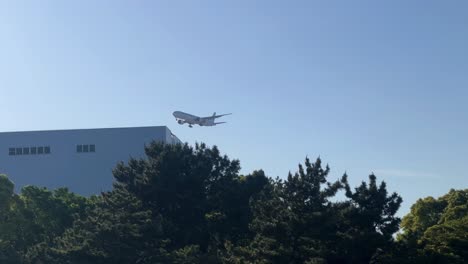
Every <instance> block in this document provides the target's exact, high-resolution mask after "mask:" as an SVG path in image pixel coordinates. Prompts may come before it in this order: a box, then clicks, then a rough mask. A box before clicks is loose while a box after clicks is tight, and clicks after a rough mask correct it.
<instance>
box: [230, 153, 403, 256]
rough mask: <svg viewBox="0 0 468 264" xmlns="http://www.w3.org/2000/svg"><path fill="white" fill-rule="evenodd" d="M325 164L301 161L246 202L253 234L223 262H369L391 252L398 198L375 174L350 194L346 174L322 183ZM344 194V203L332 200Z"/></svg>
mask: <svg viewBox="0 0 468 264" xmlns="http://www.w3.org/2000/svg"><path fill="white" fill-rule="evenodd" d="M329 172H330V169H329V167H328V166H326V167H325V168H323V167H322V162H321V160H320V159H317V160H316V161H315V162H314V163H311V162H310V160H309V159H306V160H305V163H304V165H301V164H300V165H299V169H298V171H297V172H296V173H295V174H291V173H290V174H289V176H288V178H287V180H286V181H282V180H279V179H276V180H271V181H270V184H269V185H267V188H265V189H264V190H263V191H262V192H261V193H260V194H259V195H257V196H256V199H254V200H253V201H252V202H251V207H252V210H253V212H254V219H253V221H252V223H251V225H250V226H251V229H252V231H253V232H254V233H255V234H256V236H255V237H254V239H253V240H251V241H250V242H249V243H247V244H244V245H238V246H235V245H230V247H229V248H228V249H229V252H230V256H229V257H228V258H226V262H228V263H245V262H250V263H368V262H369V261H370V260H371V258H372V256H373V255H375V254H377V253H378V252H380V251H383V250H386V251H389V250H390V249H391V246H392V243H393V234H394V233H395V232H396V231H397V230H398V224H399V222H400V219H399V218H398V217H396V216H395V213H396V212H397V210H398V208H399V206H400V204H401V202H402V199H401V197H400V196H398V195H397V194H396V193H393V194H391V195H388V192H387V189H386V184H385V183H384V182H382V183H381V184H380V185H377V180H376V177H375V176H374V175H371V176H370V177H369V183H365V182H363V183H362V184H361V186H359V187H358V188H356V189H355V190H354V191H352V190H351V188H350V187H349V184H348V181H347V175H344V176H343V177H342V178H341V180H339V181H335V182H329V181H327V176H328V174H329ZM340 190H344V191H345V194H346V197H347V200H345V201H337V200H336V198H335V197H336V196H335V195H336V194H337V192H338V191H340Z"/></svg>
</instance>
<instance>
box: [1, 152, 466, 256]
mask: <svg viewBox="0 0 468 264" xmlns="http://www.w3.org/2000/svg"><path fill="white" fill-rule="evenodd" d="M146 154H147V155H146V158H145V159H132V160H130V161H129V162H128V163H125V164H124V163H121V164H119V165H118V166H117V167H116V168H115V170H114V176H115V183H114V185H113V189H112V190H111V191H109V192H105V193H102V194H100V195H97V196H92V197H87V198H86V197H81V196H79V195H76V194H73V193H71V192H69V191H68V190H67V189H57V190H54V191H50V190H47V189H45V188H39V187H35V186H27V187H24V188H23V189H22V190H21V192H20V194H15V193H14V191H13V190H14V185H13V183H12V182H11V181H10V180H9V179H8V178H7V177H6V176H0V263H34V264H36V263H52V264H53V263H61V264H62V263H80V264H81V263H83V264H84V263H102V264H107V263H109V264H111V263H112V264H114V263H139V264H146V263H466V261H467V260H468V189H465V190H458V191H457V190H451V191H450V192H449V193H448V194H447V195H445V196H443V197H440V198H438V199H434V198H432V197H429V198H425V199H421V200H419V201H418V202H417V203H416V204H414V205H413V206H412V208H411V212H410V213H409V214H408V215H407V216H405V217H404V218H403V219H402V220H401V219H399V218H398V217H397V216H396V215H395V214H396V212H397V210H398V209H399V207H400V204H401V202H402V198H401V197H400V196H399V195H398V194H396V193H388V191H387V188H386V185H385V182H378V181H377V178H376V176H375V175H370V176H369V179H368V181H365V182H362V184H361V185H359V186H357V187H356V188H352V187H351V186H350V185H349V183H348V180H347V175H344V176H343V177H342V178H341V179H339V180H337V181H334V182H331V181H329V180H328V175H329V172H330V169H329V167H328V166H324V165H323V164H322V162H321V160H320V159H317V160H315V161H311V160H309V159H308V158H306V160H305V162H304V163H303V164H300V165H299V167H298V170H297V172H295V173H294V174H292V173H290V174H289V175H288V177H287V178H285V179H279V178H276V179H272V178H269V177H267V176H266V175H265V173H264V172H263V171H261V170H260V171H254V172H252V173H251V174H249V175H241V174H240V173H239V171H240V164H239V161H237V160H231V159H229V158H228V157H227V156H223V155H221V154H220V152H219V150H218V149H217V148H216V147H212V148H208V147H206V146H205V145H204V144H200V145H196V146H195V147H191V146H189V145H187V144H185V145H164V144H160V143H153V144H151V145H150V146H148V147H147V148H146ZM338 193H342V194H343V195H342V197H343V198H341V195H340V196H337V194H338ZM337 197H340V198H337ZM399 230H400V232H399V233H398V234H397V232H398V231H399Z"/></svg>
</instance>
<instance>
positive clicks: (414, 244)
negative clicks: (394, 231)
mask: <svg viewBox="0 0 468 264" xmlns="http://www.w3.org/2000/svg"><path fill="white" fill-rule="evenodd" d="M401 227H402V229H403V233H402V234H400V235H399V237H398V238H399V240H400V241H401V243H403V244H404V245H406V247H407V248H410V250H409V253H408V254H411V255H418V256H419V258H420V259H423V260H424V261H425V262H426V263H466V261H467V260H468V189H465V190H450V192H449V193H448V194H446V195H444V196H442V197H440V198H438V199H434V198H433V197H427V198H424V199H419V200H418V201H417V202H416V203H415V204H414V205H413V206H412V207H411V212H410V213H409V214H408V215H406V216H405V217H404V218H403V221H402V224H401ZM421 262H422V261H421Z"/></svg>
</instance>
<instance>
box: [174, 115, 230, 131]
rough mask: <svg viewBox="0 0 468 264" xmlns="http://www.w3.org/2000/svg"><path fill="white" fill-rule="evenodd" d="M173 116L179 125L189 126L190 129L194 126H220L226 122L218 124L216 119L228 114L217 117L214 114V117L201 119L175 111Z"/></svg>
mask: <svg viewBox="0 0 468 264" xmlns="http://www.w3.org/2000/svg"><path fill="white" fill-rule="evenodd" d="M172 115H173V116H174V117H175V119H176V120H177V123H179V124H181V125H183V124H189V127H192V125H199V126H215V125H218V124H222V123H225V122H218V123H216V122H215V119H216V118H219V117H221V116H225V115H226V114H224V115H218V116H217V115H216V113H214V114H213V115H212V116H207V117H199V116H196V115H191V114H187V113H185V112H182V111H175V112H173V113H172Z"/></svg>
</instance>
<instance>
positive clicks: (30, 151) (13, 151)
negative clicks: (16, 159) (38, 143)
mask: <svg viewBox="0 0 468 264" xmlns="http://www.w3.org/2000/svg"><path fill="white" fill-rule="evenodd" d="M36 154H50V146H45V147H22V148H9V149H8V155H10V156H15V155H36Z"/></svg>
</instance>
